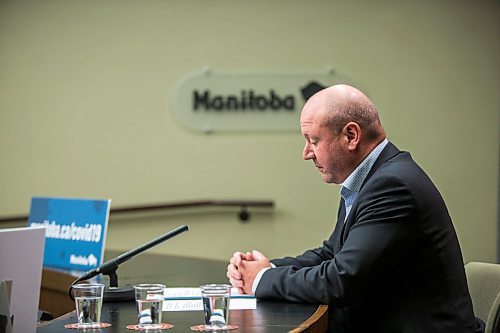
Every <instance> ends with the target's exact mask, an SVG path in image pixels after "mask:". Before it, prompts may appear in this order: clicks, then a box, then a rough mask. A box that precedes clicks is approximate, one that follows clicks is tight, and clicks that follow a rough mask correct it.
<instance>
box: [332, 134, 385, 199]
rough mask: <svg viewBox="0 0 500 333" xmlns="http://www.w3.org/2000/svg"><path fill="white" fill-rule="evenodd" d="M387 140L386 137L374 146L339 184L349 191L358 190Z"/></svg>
mask: <svg viewBox="0 0 500 333" xmlns="http://www.w3.org/2000/svg"><path fill="white" fill-rule="evenodd" d="M388 142H389V141H388V140H387V139H384V141H382V142H381V143H379V144H378V145H377V147H375V148H374V149H373V150H372V151H371V152H370V154H368V156H366V157H365V159H364V160H363V161H362V162H361V163H360V164H359V165H358V167H357V168H356V169H354V171H353V172H351V174H350V175H349V176H348V177H347V178H346V180H344V182H343V183H342V184H341V185H342V187H346V188H347V189H348V190H350V191H351V192H356V193H357V192H359V190H360V189H361V185H362V184H363V182H364V181H365V179H366V176H368V173H369V172H370V170H371V168H372V166H373V164H374V163H375V161H376V160H377V158H378V157H379V155H380V153H381V152H382V150H384V148H385V146H386V145H387V143H388Z"/></svg>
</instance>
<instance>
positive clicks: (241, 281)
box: [226, 250, 271, 295]
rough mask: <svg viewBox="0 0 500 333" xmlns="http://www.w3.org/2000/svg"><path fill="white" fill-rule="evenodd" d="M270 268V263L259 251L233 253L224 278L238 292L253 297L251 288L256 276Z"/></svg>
mask: <svg viewBox="0 0 500 333" xmlns="http://www.w3.org/2000/svg"><path fill="white" fill-rule="evenodd" d="M269 267H271V261H270V260H269V259H268V258H266V256H264V255H263V254H262V253H260V252H259V251H255V250H254V251H252V252H247V253H243V252H235V253H234V254H233V256H232V258H231V259H230V260H229V265H228V266H227V274H226V276H227V277H228V278H229V282H230V283H231V285H232V286H233V287H235V288H238V292H240V293H243V294H249V295H253V291H252V286H253V283H254V281H255V277H256V276H257V274H258V273H259V272H260V271H261V270H262V269H264V268H269Z"/></svg>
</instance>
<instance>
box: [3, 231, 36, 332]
mask: <svg viewBox="0 0 500 333" xmlns="http://www.w3.org/2000/svg"><path fill="white" fill-rule="evenodd" d="M44 245H45V228H11V229H1V230H0V281H3V280H9V281H12V291H11V298H10V314H11V315H14V325H13V330H12V332H13V333H34V332H35V331H36V324H37V320H38V300H39V299H40V284H41V281H42V266H43V250H44Z"/></svg>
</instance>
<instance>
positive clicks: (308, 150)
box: [302, 143, 314, 160]
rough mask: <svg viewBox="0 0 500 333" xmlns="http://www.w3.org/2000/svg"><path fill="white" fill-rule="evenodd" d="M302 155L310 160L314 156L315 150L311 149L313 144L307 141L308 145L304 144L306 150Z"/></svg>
mask: <svg viewBox="0 0 500 333" xmlns="http://www.w3.org/2000/svg"><path fill="white" fill-rule="evenodd" d="M302 157H303V158H304V159H305V160H310V159H312V158H313V157H314V152H313V150H312V149H311V145H310V144H309V143H306V145H305V146H304V151H303V152H302Z"/></svg>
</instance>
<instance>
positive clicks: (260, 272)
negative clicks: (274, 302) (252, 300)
mask: <svg viewBox="0 0 500 333" xmlns="http://www.w3.org/2000/svg"><path fill="white" fill-rule="evenodd" d="M271 268H276V265H275V264H273V263H271V267H266V268H263V269H261V270H260V271H259V272H258V273H257V275H256V276H255V280H253V284H252V293H253V294H254V295H255V291H256V290H257V286H258V285H259V282H260V279H261V278H262V275H263V274H264V273H265V272H266V271H267V270H268V269H271Z"/></svg>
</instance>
